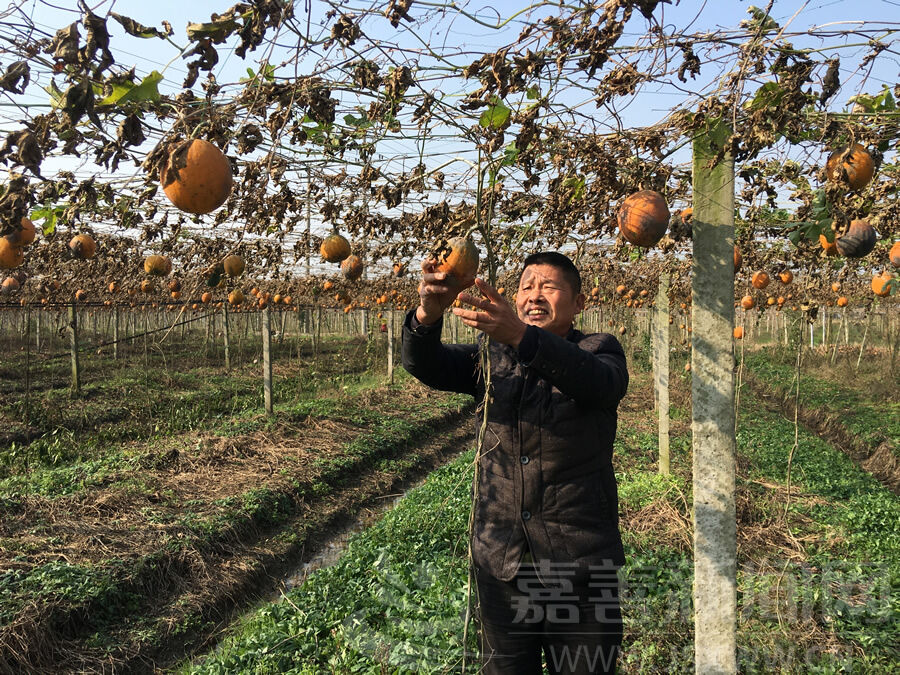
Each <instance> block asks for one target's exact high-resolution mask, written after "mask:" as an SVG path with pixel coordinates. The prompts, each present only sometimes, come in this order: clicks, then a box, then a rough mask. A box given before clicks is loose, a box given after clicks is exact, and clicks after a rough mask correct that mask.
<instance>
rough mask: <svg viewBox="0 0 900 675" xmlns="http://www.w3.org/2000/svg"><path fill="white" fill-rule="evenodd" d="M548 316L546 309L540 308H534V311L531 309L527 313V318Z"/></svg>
mask: <svg viewBox="0 0 900 675" xmlns="http://www.w3.org/2000/svg"><path fill="white" fill-rule="evenodd" d="M548 314H549V312H548V311H547V310H546V309H541V308H540V307H533V308H532V309H529V310H528V311H527V312H526V313H525V316H531V317H535V316H547V315H548Z"/></svg>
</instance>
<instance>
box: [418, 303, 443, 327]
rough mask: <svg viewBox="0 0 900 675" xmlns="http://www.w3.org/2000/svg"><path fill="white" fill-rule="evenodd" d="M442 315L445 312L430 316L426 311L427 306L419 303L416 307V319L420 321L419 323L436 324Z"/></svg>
mask: <svg viewBox="0 0 900 675" xmlns="http://www.w3.org/2000/svg"><path fill="white" fill-rule="evenodd" d="M442 316H443V313H441V314H438V315H437V316H430V315H429V314H428V313H427V312H426V311H425V308H424V307H422V305H419V306H418V307H417V308H416V321H418V322H419V324H420V325H422V326H431V325H433V324H436V323H437V322H438V321H440V320H441V317H442Z"/></svg>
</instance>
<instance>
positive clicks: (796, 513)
mask: <svg viewBox="0 0 900 675" xmlns="http://www.w3.org/2000/svg"><path fill="white" fill-rule="evenodd" d="M686 382H687V378H683V380H682V383H681V384H680V385H678V386H680V387H684V386H685V384H686ZM632 385H633V387H635V388H638V389H640V388H645V387H647V385H648V378H647V376H646V374H643V375H642V374H637V376H636V377H635V379H634V380H633V382H632ZM632 391H634V389H633V390H632ZM746 404H747V405H748V406H750V407H752V408H753V409H754V410H756V411H758V412H757V413H756V414H754V415H753V416H752V417H751V416H743V417H742V418H741V419H742V421H741V428H740V429H739V433H738V438H737V440H738V452H739V455H740V457H741V461H740V464H739V467H740V468H739V478H738V489H739V495H740V496H741V497H740V499H739V514H738V517H739V574H738V585H739V591H738V592H739V607H740V611H741V615H740V616H741V618H740V627H739V636H738V639H739V661H740V664H741V670H742V672H751V673H772V672H784V673H789V672H798V669H799V670H802V671H803V672H813V673H836V672H866V673H869V672H873V673H881V672H883V673H888V672H892V669H893V668H894V667H895V666H896V656H895V651H894V647H895V646H896V644H895V638H894V635H893V626H894V625H895V624H896V621H897V618H898V614H900V610H898V605H897V600H896V597H897V594H896V589H897V586H898V567H897V562H896V561H897V560H900V556H898V553H900V551H898V542H900V504H898V500H897V498H896V497H895V496H894V495H892V494H891V493H890V492H888V491H887V490H885V489H884V488H883V487H882V486H881V485H880V484H878V482H877V481H875V480H874V479H873V478H872V477H871V476H870V475H869V474H867V473H866V472H865V471H863V470H861V469H859V468H858V467H857V466H855V465H854V464H853V462H852V461H851V460H850V459H849V458H847V457H846V456H845V455H844V454H842V453H841V452H840V451H839V450H837V449H835V448H834V447H833V446H831V445H830V444H829V443H828V442H827V441H824V440H822V439H820V438H818V437H817V436H815V435H814V434H812V433H810V432H807V431H804V430H801V432H800V437H799V438H800V443H799V447H798V449H797V450H796V452H795V454H794V457H793V468H792V488H791V494H792V498H791V501H790V505H789V508H788V509H787V513H786V514H785V506H786V503H785V502H786V489H785V485H786V480H787V475H786V465H787V453H788V451H789V450H790V444H791V440H792V439H793V425H792V424H790V423H789V422H787V421H786V420H784V419H783V418H782V417H781V416H780V415H779V414H778V413H776V412H773V411H767V410H765V409H764V408H763V407H762V403H761V402H760V401H759V400H757V399H755V398H750V397H749V395H748V398H747V399H746ZM637 407H639V406H637ZM675 412H676V414H673V418H675V419H682V420H686V419H689V418H690V414H689V412H685V411H684V410H683V409H676V411H675ZM748 418H749V419H748ZM641 424H642V422H641V421H639V419H638V418H637V416H636V414H632V413H630V412H628V411H626V412H625V413H623V414H622V415H620V433H619V438H618V439H617V442H616V460H617V464H616V468H617V475H618V478H619V497H620V509H621V511H622V513H623V537H624V540H625V543H626V549H627V555H628V563H627V565H626V567H625V568H624V569H623V570H622V577H623V583H624V586H623V589H624V590H623V605H624V611H625V616H626V638H625V643H626V648H625V652H624V654H623V656H622V659H621V662H620V663H621V665H622V670H623V672H628V673H642V672H690V671H691V670H692V669H693V643H692V639H693V623H692V616H691V606H692V600H691V584H692V577H693V570H692V563H691V556H690V545H689V541H690V540H689V533H686V536H687V537H688V538H687V539H685V538H684V537H683V536H682V537H679V536H675V535H673V531H675V530H677V529H678V528H683V527H684V524H685V523H686V522H688V523H689V518H690V515H689V507H688V504H690V499H691V496H690V453H689V443H690V439H689V435H688V433H687V432H686V430H685V429H684V428H681V429H680V430H679V429H676V430H674V431H673V440H672V446H673V454H672V460H673V474H672V475H670V476H660V475H659V474H658V473H656V471H655V466H654V460H655V457H654V452H655V449H656V437H655V435H654V434H652V433H650V432H649V431H644V430H642V427H641ZM472 461H473V455H472V453H468V454H467V455H465V456H463V457H461V458H460V459H458V460H457V461H455V462H454V463H453V464H451V465H449V466H447V467H445V468H444V469H441V470H440V471H438V472H435V473H434V474H432V476H430V477H429V479H428V481H427V482H426V483H425V485H424V486H423V487H422V488H419V489H417V490H414V491H412V492H411V493H410V494H409V495H407V497H405V498H404V499H403V500H402V501H401V502H400V503H399V505H398V506H397V508H396V509H395V510H394V511H392V512H391V513H390V514H388V515H386V516H385V517H384V518H383V519H382V520H381V521H380V522H379V523H378V524H377V525H376V526H374V527H373V528H371V529H369V530H367V531H365V532H363V533H361V534H359V535H357V536H356V537H355V538H354V539H353V540H352V542H351V544H350V546H349V547H348V549H347V552H346V553H345V554H344V556H343V557H342V558H341V559H340V561H339V562H338V563H337V564H336V565H334V566H333V567H330V568H326V569H323V570H320V571H318V572H316V573H314V574H313V575H311V576H310V577H309V578H308V579H307V580H306V582H305V584H304V585H303V586H302V587H300V588H296V589H293V590H291V591H289V592H288V593H286V594H285V595H284V597H283V598H282V600H281V601H280V602H278V603H275V604H272V605H268V606H266V607H264V608H262V609H261V610H259V611H258V612H255V613H253V614H251V615H250V616H249V617H247V618H246V620H245V621H244V622H243V623H242V624H241V625H240V626H239V627H237V628H236V630H235V631H234V632H233V633H232V635H231V636H230V637H229V638H228V639H227V640H226V641H225V642H224V643H223V644H222V645H220V647H219V648H218V649H217V650H216V652H215V653H213V654H211V655H208V656H206V657H204V658H201V659H198V660H196V661H194V662H192V663H186V664H184V665H183V666H182V667H181V669H180V672H182V673H226V672H255V673H275V672H289V673H316V672H323V671H326V672H329V671H337V672H354V673H381V672H407V671H409V672H412V671H415V672H425V673H431V672H434V673H444V672H457V671H458V670H459V666H460V663H461V659H462V652H463V645H462V642H461V640H462V629H463V621H462V616H463V614H462V608H463V606H464V597H465V584H466V570H465V568H466V565H465V531H466V529H465V528H466V517H465V516H467V514H468V509H469V501H468V499H469V490H470V481H471V478H472ZM654 519H656V524H655V525H653V524H652V522H653V520H654ZM792 539H793V540H794V541H793V542H792V541H791V540H792ZM686 542H687V543H686ZM428 626H433V627H434V629H433V630H429V629H428V628H427V627H428ZM472 630H474V627H473V629H472ZM470 637H471V633H470ZM468 646H469V649H470V650H471V649H472V648H474V643H471V642H470V644H469V645H468Z"/></svg>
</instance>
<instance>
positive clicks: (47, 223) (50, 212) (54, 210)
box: [28, 202, 66, 237]
mask: <svg viewBox="0 0 900 675" xmlns="http://www.w3.org/2000/svg"><path fill="white" fill-rule="evenodd" d="M65 210H66V207H65V206H52V205H51V204H50V202H47V203H46V204H45V205H44V206H43V208H40V209H34V210H33V211H32V212H31V213H30V214H29V216H28V217H29V218H30V219H31V220H32V221H33V222H36V221H40V220H43V221H44V222H43V223H41V231H42V232H43V233H44V236H45V237H49V236H50V235H51V234H53V233H54V232H56V222H57V220H58V219H59V216H60V215H61V214H62V213H63V211H65Z"/></svg>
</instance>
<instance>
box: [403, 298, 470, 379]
mask: <svg viewBox="0 0 900 675" xmlns="http://www.w3.org/2000/svg"><path fill="white" fill-rule="evenodd" d="M414 314H415V310H411V311H410V312H409V313H408V314H407V315H406V319H405V320H404V321H403V332H402V338H401V339H402V346H401V352H400V353H401V359H402V362H403V367H404V368H405V369H406V371H407V372H408V373H409V374H410V375H412V376H413V377H415V378H416V379H417V380H419V381H420V382H422V383H423V384H427V385H428V386H429V387H432V388H433V389H440V390H441V391H455V392H457V393H459V394H471V395H472V396H475V392H476V382H477V372H478V368H477V366H478V348H477V347H476V345H445V344H443V343H442V342H441V328H442V327H443V323H444V320H443V319H441V320H440V321H438V322H437V323H436V324H432V325H430V326H419V327H418V328H417V329H416V330H413V328H412V323H411V322H412V320H413V316H414Z"/></svg>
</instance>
